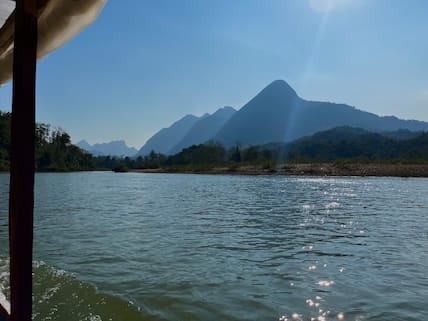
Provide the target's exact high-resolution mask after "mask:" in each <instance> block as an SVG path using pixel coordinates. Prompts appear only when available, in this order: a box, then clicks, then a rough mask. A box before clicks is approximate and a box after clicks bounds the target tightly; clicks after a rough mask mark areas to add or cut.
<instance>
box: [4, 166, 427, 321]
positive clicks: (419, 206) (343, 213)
mask: <svg viewBox="0 0 428 321" xmlns="http://www.w3.org/2000/svg"><path fill="white" fill-rule="evenodd" d="M8 179H9V177H8V175H6V174H0V198H1V199H0V244H1V246H0V289H2V290H3V292H8V260H7V195H8ZM35 207H36V214H35V243H34V252H35V253H34V259H35V262H34V320H36V321H37V320H64V321H73V320H79V321H80V320H98V321H99V320H124V321H125V320H171V321H173V320H183V321H190V320H201V321H202V320H206V321H211V320H212V321H214V320H215V321H220V320H231V321H232V320H257V321H258V320H282V321H283V320H317V321H318V320H376V321H378V320H379V321H381V320H385V321H386V320H388V321H390V320H425V319H426V318H427V314H428V302H427V301H428V180H427V179H400V178H316V177H312V178H308V177H275V176H270V177H263V176H257V177H249V176H220V175H219V176H211V175H184V174H177V175H174V174H166V175H163V174H133V173H123V174H115V173H107V172H91V173H63V174H54V173H46V174H38V175H37V176H36V206H35Z"/></svg>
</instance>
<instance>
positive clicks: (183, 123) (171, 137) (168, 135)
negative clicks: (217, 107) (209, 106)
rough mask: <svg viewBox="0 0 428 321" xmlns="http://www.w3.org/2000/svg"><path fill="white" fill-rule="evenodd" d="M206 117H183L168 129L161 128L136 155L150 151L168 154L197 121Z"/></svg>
mask: <svg viewBox="0 0 428 321" xmlns="http://www.w3.org/2000/svg"><path fill="white" fill-rule="evenodd" d="M207 116H208V114H205V115H203V116H202V117H196V116H193V115H186V116H184V117H183V118H181V119H180V120H178V121H176V122H175V123H173V124H172V125H171V126H170V127H168V128H163V129H161V130H160V131H159V132H157V133H156V134H154V135H153V136H152V137H151V138H150V139H149V140H148V141H147V142H146V143H145V144H144V146H143V147H141V149H140V150H139V151H138V155H141V156H144V155H147V154H149V153H150V152H151V151H152V150H154V151H155V152H158V153H162V154H168V153H169V151H170V150H171V149H172V148H173V147H174V146H175V145H177V144H178V143H179V142H180V141H181V140H182V139H183V137H184V136H185V135H186V134H187V132H188V131H189V130H190V129H191V128H192V127H193V125H195V124H196V122H197V121H198V120H200V119H202V118H205V117H207Z"/></svg>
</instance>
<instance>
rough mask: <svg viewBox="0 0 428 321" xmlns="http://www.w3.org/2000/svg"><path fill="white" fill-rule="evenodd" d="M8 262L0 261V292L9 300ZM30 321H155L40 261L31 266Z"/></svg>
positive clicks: (126, 303) (153, 318) (128, 305)
mask: <svg viewBox="0 0 428 321" xmlns="http://www.w3.org/2000/svg"><path fill="white" fill-rule="evenodd" d="M8 265H9V260H7V259H6V258H4V257H0V289H2V291H4V293H5V294H6V296H7V297H8V296H9V290H10V289H9V273H8V272H7V270H8ZM33 293H34V294H33V320H34V321H47V320H49V321H55V320H56V321H114V320H117V321H122V320H135V321H137V320H138V321H143V320H159V319H158V318H155V317H153V316H148V315H146V314H144V313H143V312H142V311H141V309H140V308H138V307H136V306H134V305H132V304H131V303H129V302H127V301H126V300H122V299H120V298H117V297H114V296H110V295H106V294H103V293H100V292H99V291H98V290H97V288H96V287H95V286H93V285H90V284H86V283H84V282H81V281H79V280H78V279H77V278H76V277H74V276H73V275H71V274H69V273H66V272H65V271H63V270H59V269H55V268H53V267H51V266H49V265H47V264H46V263H45V262H43V261H36V262H34V264H33Z"/></svg>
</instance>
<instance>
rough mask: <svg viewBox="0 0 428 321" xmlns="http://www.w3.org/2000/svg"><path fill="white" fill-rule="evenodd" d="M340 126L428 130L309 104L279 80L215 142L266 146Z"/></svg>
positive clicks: (227, 125)
mask: <svg viewBox="0 0 428 321" xmlns="http://www.w3.org/2000/svg"><path fill="white" fill-rule="evenodd" d="M340 126H351V127H357V128H362V129H365V130H369V131H374V132H385V131H395V130H399V129H406V130H411V131H427V130H428V123H426V122H422V121H416V120H401V119H398V118H396V117H393V116H386V117H380V116H378V115H375V114H372V113H368V112H365V111H361V110H358V109H356V108H354V107H351V106H349V105H345V104H335V103H330V102H317V101H307V100H304V99H302V98H300V97H299V96H298V95H297V93H296V92H295V91H294V89H293V88H291V87H290V86H289V85H288V84H287V83H286V82H285V81H283V80H276V81H274V82H272V83H271V84H269V85H268V86H267V87H266V88H264V89H263V90H262V91H261V92H260V93H259V94H258V95H257V96H255V97H254V98H253V99H251V100H250V101H249V102H248V103H247V104H246V105H244V106H243V107H242V108H241V109H240V110H238V111H237V112H236V113H234V115H233V116H232V117H231V118H230V119H229V121H227V122H226V123H225V124H224V126H223V127H222V128H221V129H220V130H219V132H218V133H217V134H216V135H215V136H214V137H213V139H214V140H215V141H217V142H219V143H222V144H223V145H224V146H226V147H231V146H233V145H235V144H236V143H239V144H241V145H242V146H248V145H262V144H266V143H270V142H290V141H293V140H295V139H298V138H300V137H303V136H308V135H311V134H314V133H316V132H319V131H324V130H328V129H330V128H334V127H340Z"/></svg>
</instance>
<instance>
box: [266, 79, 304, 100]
mask: <svg viewBox="0 0 428 321" xmlns="http://www.w3.org/2000/svg"><path fill="white" fill-rule="evenodd" d="M263 92H274V93H281V94H286V95H287V96H289V97H297V93H296V91H295V90H294V89H293V88H292V87H291V86H290V85H289V84H288V83H287V82H286V81H285V80H282V79H277V80H274V81H272V82H271V83H270V84H269V85H267V86H266V87H265V88H264V89H263V90H262V91H261V93H263Z"/></svg>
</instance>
